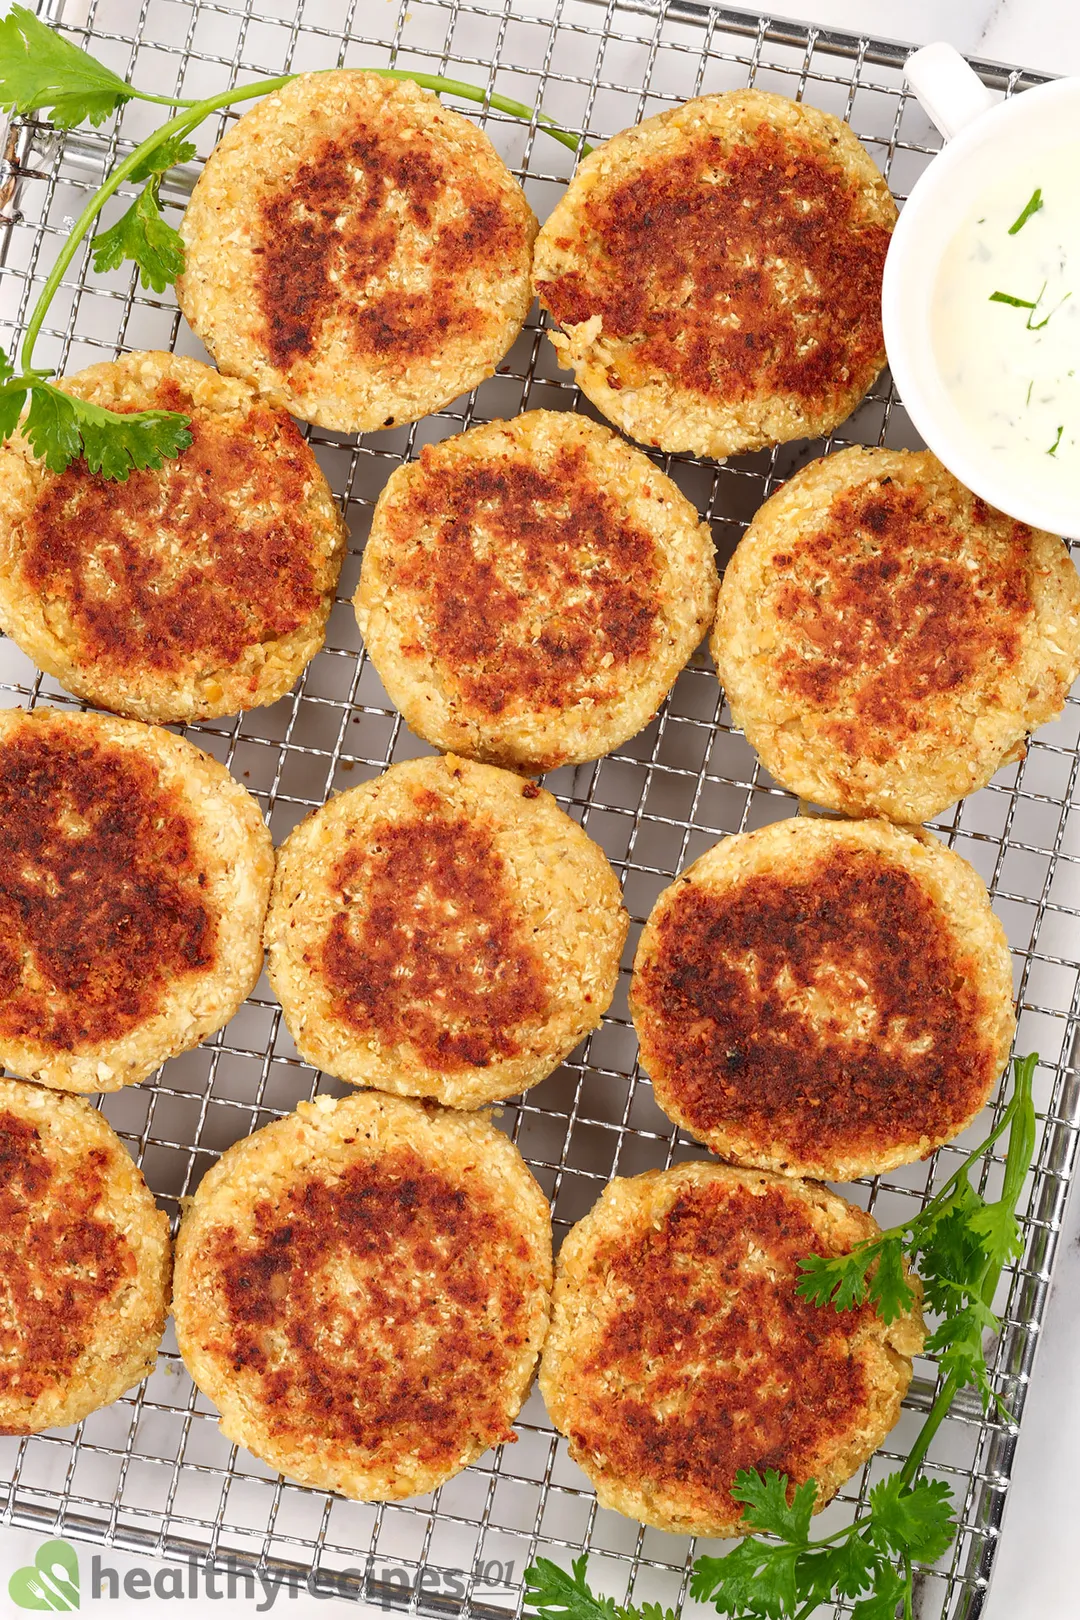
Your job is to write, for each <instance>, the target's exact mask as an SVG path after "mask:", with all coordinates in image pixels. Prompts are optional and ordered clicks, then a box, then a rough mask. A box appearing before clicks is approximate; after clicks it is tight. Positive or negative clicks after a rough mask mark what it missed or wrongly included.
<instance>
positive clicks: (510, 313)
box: [176, 69, 536, 433]
mask: <svg viewBox="0 0 1080 1620" xmlns="http://www.w3.org/2000/svg"><path fill="white" fill-rule="evenodd" d="M535 233H536V220H535V219H534V218H533V214H532V210H531V209H530V208H529V205H528V203H527V202H526V201H525V195H524V193H523V192H522V190H521V187H520V186H519V185H518V184H517V182H516V181H515V180H514V179H513V177H512V176H511V174H510V172H509V170H508V169H507V168H506V167H505V165H504V164H503V162H502V159H501V158H500V157H499V155H498V153H497V152H496V151H495V148H494V147H493V146H492V144H491V142H490V141H489V140H488V138H487V136H486V135H484V134H483V133H482V132H481V131H480V130H479V129H477V127H476V125H475V124H472V123H470V122H469V120H468V119H467V118H464V117H463V116H462V115H461V114H460V113H457V112H453V111H451V109H450V108H448V107H444V106H442V104H441V103H440V102H439V100H438V97H437V96H435V95H433V94H432V93H431V91H430V90H421V89H420V88H419V86H417V85H415V84H411V83H409V82H408V81H405V80H402V81H400V82H399V81H395V80H390V79H383V78H380V77H378V76H377V75H376V74H373V73H364V72H361V71H357V70H354V69H343V70H338V71H334V72H328V73H307V74H301V75H300V76H299V77H298V78H296V79H294V80H293V81H292V83H291V84H288V85H286V86H285V88H284V89H282V90H279V91H277V92H276V93H275V94H274V95H271V96H267V98H266V100H265V101H261V102H259V104H258V105H257V106H256V107H255V108H253V110H252V111H251V112H249V113H246V114H245V115H244V117H243V118H241V119H240V121H239V122H238V123H237V124H235V125H234V127H233V128H232V129H231V130H230V131H229V133H228V134H227V135H226V136H225V138H224V140H222V141H221V142H220V143H219V145H218V146H217V147H216V148H215V149H214V151H213V152H212V153H211V155H210V158H209V160H208V161H207V164H206V167H205V168H204V170H203V172H202V175H201V176H200V178H199V181H198V184H197V185H196V187H195V190H194V191H193V192H192V196H191V201H190V203H189V204H188V207H187V211H186V213H185V214H184V218H183V222H182V224H181V227H180V234H181V236H182V237H183V239H184V249H185V254H186V268H185V270H184V274H183V276H182V277H181V278H180V279H179V280H178V281H177V284H176V292H177V297H178V298H179V300H180V307H181V308H182V309H183V311H184V314H185V315H186V316H187V318H188V320H189V322H190V323H191V325H192V327H193V328H194V330H195V331H196V332H197V333H198V335H199V336H200V337H201V338H202V340H203V342H204V343H205V344H206V346H207V348H208V349H209V350H210V352H211V354H212V355H213V356H214V359H215V360H216V361H217V363H218V365H219V366H220V367H221V369H222V371H225V372H228V373H229V374H230V375H235V376H239V377H246V378H247V379H248V380H249V381H251V382H253V383H254V384H255V385H256V386H257V387H258V388H259V389H260V391H261V392H262V393H264V394H265V395H266V396H267V398H268V399H269V400H270V402H271V403H272V404H273V405H276V406H284V407H285V408H286V409H287V410H290V411H292V412H293V413H294V414H295V415H296V416H300V417H302V418H304V420H305V421H308V422H317V423H319V425H320V426H322V427H328V428H337V429H339V430H340V431H342V432H344V433H362V432H366V431H367V430H368V429H369V428H379V427H384V426H386V427H389V426H391V425H392V424H393V423H395V422H413V421H415V420H416V419H417V418H418V417H421V416H424V415H426V414H427V412H429V411H436V410H439V409H440V408H441V407H442V406H443V405H446V404H448V403H449V402H450V400H452V399H455V398H456V397H457V395H458V394H462V393H465V392H467V391H468V389H470V388H473V387H475V385H476V384H477V383H478V382H480V381H481V380H482V379H483V378H484V377H487V376H490V375H491V373H492V372H493V371H494V369H495V366H496V364H497V362H498V361H499V360H501V359H502V357H503V355H504V354H505V353H506V351H507V349H508V348H509V347H510V345H511V343H513V341H514V339H515V338H516V337H517V334H518V332H519V331H520V330H521V325H522V322H523V321H524V319H525V315H526V313H527V311H528V307H529V301H530V286H529V270H530V265H531V260H532V243H533V237H534V235H535Z"/></svg>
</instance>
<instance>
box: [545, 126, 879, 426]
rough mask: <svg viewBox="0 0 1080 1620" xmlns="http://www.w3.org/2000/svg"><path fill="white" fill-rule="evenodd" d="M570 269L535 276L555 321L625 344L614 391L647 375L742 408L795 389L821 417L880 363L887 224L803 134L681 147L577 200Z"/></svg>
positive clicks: (762, 134) (703, 138)
mask: <svg viewBox="0 0 1080 1620" xmlns="http://www.w3.org/2000/svg"><path fill="white" fill-rule="evenodd" d="M582 233H583V237H584V247H583V248H582V249H581V254H582V261H583V262H581V264H580V268H579V269H578V270H577V271H576V272H574V273H572V274H567V275H565V276H562V277H560V278H559V279H558V280H555V281H549V282H546V283H544V284H543V285H542V286H541V288H540V291H541V295H542V298H543V301H544V302H545V303H546V305H547V307H548V308H549V309H550V310H551V313H552V314H553V315H554V317H555V319H556V320H557V321H558V322H559V324H560V325H561V326H568V325H571V324H574V323H577V322H579V321H587V320H589V319H590V318H591V317H592V316H594V315H599V316H601V317H602V320H603V333H604V336H605V337H606V338H612V337H614V338H624V339H633V342H632V344H631V345H630V346H629V348H628V349H626V350H621V351H620V352H619V354H618V358H617V360H616V361H615V365H616V368H617V373H618V376H619V378H620V379H621V382H622V384H623V386H627V387H630V386H640V385H641V384H642V383H644V382H645V381H647V380H648V379H649V378H650V377H653V376H655V375H657V374H660V375H662V376H666V377H669V378H672V379H673V380H674V381H675V382H677V383H679V384H681V385H682V386H683V387H685V388H687V389H690V390H692V391H693V392H695V393H698V394H701V395H704V396H705V397H706V398H712V399H719V400H724V401H725V402H729V403H737V402H739V401H742V400H746V399H749V398H753V397H754V396H757V395H759V394H761V393H772V394H777V393H779V394H789V395H794V396H795V397H796V398H797V399H799V400H800V401H801V402H802V404H803V405H804V406H805V407H806V408H807V409H808V410H813V411H815V412H818V411H831V410H832V409H833V408H834V407H835V405H836V404H837V402H838V401H842V400H843V399H844V398H846V397H847V396H848V395H849V394H850V393H851V392H852V391H857V390H858V389H859V388H865V387H867V386H869V384H870V382H871V381H872V379H873V377H874V376H875V374H876V372H877V371H878V369H879V367H880V364H881V358H882V352H883V340H882V334H881V273H882V269H883V267H884V263H885V253H886V250H887V248H888V245H889V236H890V232H889V229H888V228H887V227H886V226H884V225H877V224H872V223H869V222H868V221H867V218H866V208H865V205H864V204H863V202H862V201H861V199H860V196H859V190H858V187H857V185H856V184H855V182H853V181H852V180H851V179H850V178H849V177H848V176H847V175H846V174H845V172H844V171H843V169H842V168H841V167H840V165H839V164H838V163H835V162H830V161H829V160H828V158H826V157H825V156H824V155H823V154H822V152H821V151H820V149H818V148H816V147H814V146H812V145H811V144H810V143H809V142H808V141H807V140H805V139H804V138H803V137H801V136H798V135H793V134H784V133H781V132H780V131H778V130H774V129H771V128H770V127H769V126H768V125H766V124H762V125H761V126H759V128H758V129H756V130H755V131H754V133H753V136H752V138H750V139H748V140H747V141H745V142H743V143H740V144H739V145H736V146H735V147H733V148H728V147H727V146H726V144H725V142H724V141H723V140H722V139H721V138H720V137H719V136H717V135H714V134H702V135H699V136H697V137H695V138H694V139H693V140H688V141H687V142H686V143H685V144H684V145H683V146H682V147H681V149H680V150H679V151H678V153H676V154H674V155H672V156H670V157H667V158H663V159H659V158H658V159H655V160H654V161H653V162H652V163H650V165H649V167H648V169H647V170H646V171H645V172H644V173H642V174H640V175H638V176H637V177H636V178H635V179H633V180H629V181H627V182H626V183H625V184H623V185H621V186H618V187H616V188H614V189H613V190H610V191H606V192H604V191H600V190H598V191H596V192H594V193H593V194H592V196H590V198H589V199H588V201H587V202H586V203H585V205H584V207H583V219H582Z"/></svg>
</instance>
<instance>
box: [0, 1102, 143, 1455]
mask: <svg viewBox="0 0 1080 1620" xmlns="http://www.w3.org/2000/svg"><path fill="white" fill-rule="evenodd" d="M171 1261H172V1248H171V1244H170V1242H169V1223H168V1219H167V1218H166V1216H165V1215H164V1214H162V1212H161V1211H160V1210H159V1209H157V1208H156V1207H155V1205H154V1200H153V1198H152V1197H151V1195H150V1192H149V1190H148V1188H147V1185H146V1183H145V1181H144V1180H143V1178H142V1176H141V1175H140V1173H139V1171H138V1170H137V1169H136V1167H135V1165H134V1164H133V1163H132V1161H131V1158H130V1155H129V1154H128V1153H127V1151H126V1149H125V1148H124V1145H123V1143H122V1142H121V1141H120V1139H119V1137H118V1136H117V1135H116V1133H115V1131H114V1130H113V1129H112V1127H111V1126H110V1125H109V1123H108V1122H107V1120H105V1119H103V1118H102V1116H101V1115H100V1114H99V1113H98V1112H97V1110H96V1109H95V1108H91V1106H90V1104H89V1103H87V1102H84V1100H83V1099H82V1098H81V1097H61V1096H57V1094H56V1093H55V1092H53V1091H43V1090H42V1089H41V1088H40V1087H39V1086H28V1085H27V1084H26V1083H25V1081H22V1080H0V1433H2V1434H37V1433H39V1432H40V1431H41V1430H42V1429H53V1428H56V1429H60V1428H66V1427H67V1425H68V1424H71V1423H79V1422H81V1421H82V1419H83V1418H84V1417H86V1416H87V1415H88V1414H89V1413H90V1412H94V1411H96V1410H97V1408H98V1407H99V1406H106V1405H108V1403H109V1402H110V1401H115V1400H116V1398H117V1397H118V1396H119V1395H122V1394H123V1393H124V1391H125V1390H126V1389H130V1388H131V1386H132V1385H133V1384H137V1383H138V1382H139V1380H140V1379H142V1378H144V1377H145V1376H146V1374H147V1373H148V1372H150V1370H151V1369H152V1367H153V1365H154V1360H155V1357H156V1355H157V1348H158V1345H159V1343H160V1342H161V1335H162V1333H163V1332H164V1329H165V1313H166V1308H167V1305H168V1290H169V1272H170V1269H171Z"/></svg>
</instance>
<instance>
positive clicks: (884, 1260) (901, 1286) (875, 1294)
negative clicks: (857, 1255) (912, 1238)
mask: <svg viewBox="0 0 1080 1620" xmlns="http://www.w3.org/2000/svg"><path fill="white" fill-rule="evenodd" d="M875 1248H876V1249H877V1253H878V1263H877V1269H876V1270H875V1271H874V1273H873V1275H872V1276H871V1278H870V1286H869V1295H870V1299H871V1301H872V1302H873V1303H874V1304H875V1305H876V1306H877V1310H878V1315H879V1316H880V1317H881V1319H882V1321H884V1322H895V1321H896V1319H897V1317H898V1316H903V1314H904V1312H905V1311H909V1310H910V1309H911V1307H912V1305H913V1304H914V1303H915V1294H914V1292H913V1290H912V1288H911V1286H910V1284H909V1283H908V1280H907V1278H906V1276H905V1275H904V1246H903V1244H902V1242H901V1241H900V1239H899V1238H898V1237H891V1238H886V1239H885V1240H884V1242H882V1243H880V1244H875Z"/></svg>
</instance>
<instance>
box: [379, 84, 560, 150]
mask: <svg viewBox="0 0 1080 1620" xmlns="http://www.w3.org/2000/svg"><path fill="white" fill-rule="evenodd" d="M364 71H365V73H377V74H378V75H379V77H380V78H381V79H411V80H412V82H413V84H418V85H420V86H421V88H422V89H424V90H435V91H437V92H438V93H439V94H441V95H447V96H459V97H460V98H461V99H462V100H463V101H477V102H482V103H483V105H484V106H486V107H494V108H495V110H496V112H504V113H508V114H509V115H510V117H511V118H520V119H521V120H522V121H523V122H524V123H526V124H531V123H532V121H533V119H534V118H535V119H536V122H537V124H538V125H539V127H540V128H541V129H542V130H543V132H544V134H545V135H550V136H551V138H552V140H556V141H560V142H561V143H562V145H563V146H565V147H568V148H569V150H570V151H571V152H575V153H577V154H578V155H579V156H580V157H588V155H589V153H590V152H591V151H592V147H591V146H590V145H589V143H588V141H583V140H582V139H581V137H580V136H578V135H571V134H570V132H569V130H565V129H561V128H560V127H559V125H558V124H557V123H556V122H555V120H554V118H549V117H548V115H547V113H544V112H541V111H540V109H539V107H529V106H526V104H525V102H523V101H511V100H510V98H509V96H500V95H496V94H495V92H494V91H489V90H483V89H481V88H480V86H479V85H476V84H465V83H464V82H463V81H462V80H460V79H443V78H440V77H439V75H438V74H435V73H413V72H412V70H411V69H410V68H365V69H364Z"/></svg>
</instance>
